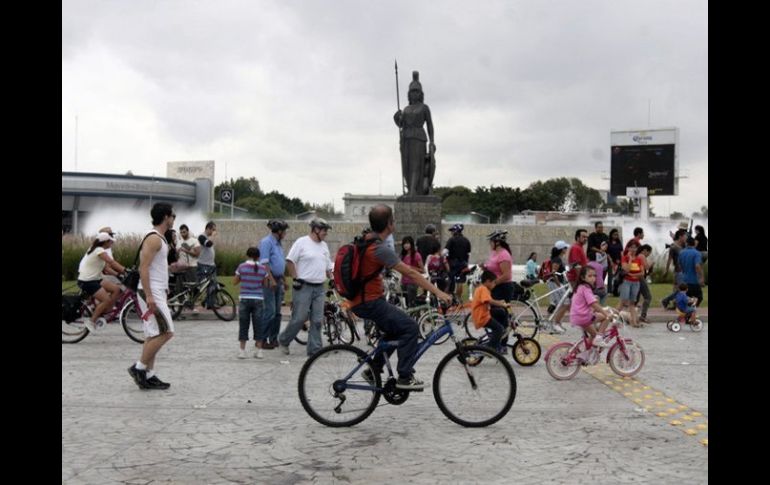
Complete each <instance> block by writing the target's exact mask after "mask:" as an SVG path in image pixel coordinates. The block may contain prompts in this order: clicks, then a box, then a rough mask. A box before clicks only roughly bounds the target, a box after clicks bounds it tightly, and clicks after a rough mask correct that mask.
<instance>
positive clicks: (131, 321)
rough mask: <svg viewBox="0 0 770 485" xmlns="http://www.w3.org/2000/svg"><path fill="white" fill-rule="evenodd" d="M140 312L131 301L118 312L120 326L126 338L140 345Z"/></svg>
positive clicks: (142, 325) (142, 335)
mask: <svg viewBox="0 0 770 485" xmlns="http://www.w3.org/2000/svg"><path fill="white" fill-rule="evenodd" d="M139 312H140V310H139V309H137V308H136V305H135V304H134V301H133V300H129V301H128V302H126V304H125V305H124V306H123V309H122V310H121V311H120V324H121V325H122V326H123V331H124V332H126V335H128V338H130V339H131V340H133V341H134V342H138V343H140V344H143V343H144V323H143V322H142V315H141V314H140V313H139Z"/></svg>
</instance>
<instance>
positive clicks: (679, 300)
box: [676, 291, 695, 313]
mask: <svg viewBox="0 0 770 485" xmlns="http://www.w3.org/2000/svg"><path fill="white" fill-rule="evenodd" d="M687 300H688V298H687V293H685V292H683V291H679V292H677V294H676V307H677V308H678V309H679V310H680V311H682V312H684V313H689V312H691V311H693V310H695V309H694V308H693V307H691V306H690V303H689V302H688V301H687Z"/></svg>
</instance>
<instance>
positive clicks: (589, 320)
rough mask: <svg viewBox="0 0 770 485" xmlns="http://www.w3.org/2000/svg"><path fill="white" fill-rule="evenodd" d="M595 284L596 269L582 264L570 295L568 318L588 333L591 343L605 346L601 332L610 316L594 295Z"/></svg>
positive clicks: (605, 327) (608, 321)
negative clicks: (597, 325) (570, 302)
mask: <svg viewBox="0 0 770 485" xmlns="http://www.w3.org/2000/svg"><path fill="white" fill-rule="evenodd" d="M595 284H596V270H594V269H593V268H592V267H590V266H583V267H582V268H581V269H580V275H579V276H578V283H577V286H576V287H575V292H574V294H573V295H572V306H571V307H570V314H569V319H570V322H571V323H572V325H573V326H575V327H579V328H581V329H582V330H583V331H584V332H586V333H587V334H588V337H589V339H590V340H591V342H592V345H595V346H597V347H606V346H607V342H605V341H604V338H603V337H602V334H603V333H604V331H605V330H607V325H608V324H609V323H610V318H611V316H610V314H609V313H607V311H605V310H604V308H602V307H601V305H599V301H598V299H597V298H596V295H594V285H595ZM594 323H598V324H599V335H597V331H596V328H595V327H594Z"/></svg>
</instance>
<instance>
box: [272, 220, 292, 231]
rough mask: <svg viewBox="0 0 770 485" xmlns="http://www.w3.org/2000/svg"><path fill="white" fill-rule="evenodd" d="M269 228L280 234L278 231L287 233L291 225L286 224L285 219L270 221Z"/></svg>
mask: <svg viewBox="0 0 770 485" xmlns="http://www.w3.org/2000/svg"><path fill="white" fill-rule="evenodd" d="M267 227H269V228H270V230H271V231H273V232H278V231H285V230H286V229H288V228H289V225H288V224H286V221H284V220H283V219H270V220H269V221H267Z"/></svg>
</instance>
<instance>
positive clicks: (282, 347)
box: [278, 342, 289, 355]
mask: <svg viewBox="0 0 770 485" xmlns="http://www.w3.org/2000/svg"><path fill="white" fill-rule="evenodd" d="M278 348H279V349H281V352H283V353H284V354H285V355H289V346H288V345H281V343H280V342H278Z"/></svg>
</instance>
